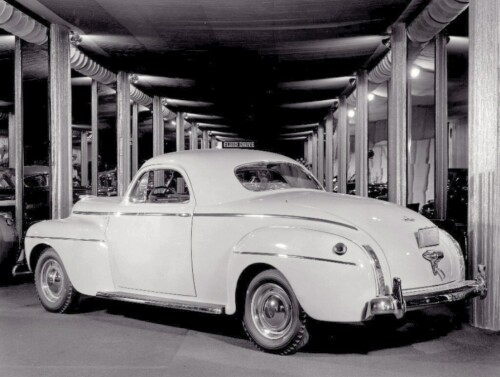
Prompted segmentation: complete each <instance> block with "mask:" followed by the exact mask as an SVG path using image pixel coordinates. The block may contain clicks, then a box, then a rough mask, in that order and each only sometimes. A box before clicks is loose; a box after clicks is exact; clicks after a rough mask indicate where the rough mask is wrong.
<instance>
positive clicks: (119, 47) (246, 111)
mask: <svg viewBox="0 0 500 377" xmlns="http://www.w3.org/2000/svg"><path fill="white" fill-rule="evenodd" d="M18 3H21V4H22V5H23V6H24V7H26V8H27V9H30V10H32V11H33V12H34V13H36V14H38V15H39V16H41V17H43V18H45V19H46V20H47V21H49V22H59V23H65V24H66V25H68V26H69V27H70V28H71V29H72V30H75V31H77V32H79V33H80V34H81V35H82V37H83V41H82V44H81V46H80V48H81V49H82V50H84V51H85V52H86V53H87V54H88V55H90V56H92V57H93V58H94V59H95V60H97V61H98V62H100V63H101V64H103V65H104V66H106V67H108V68H110V69H112V70H114V71H118V70H125V71H128V72H130V73H136V74H138V75H139V79H140V80H139V82H138V83H137V86H138V87H139V88H140V89H142V90H143V91H144V92H146V93H147V94H149V95H159V96H162V97H166V98H167V99H168V106H169V107H170V109H171V110H173V111H183V112H188V113H198V114H207V115H214V116H217V118H215V119H208V120H206V122H207V123H210V122H214V123H218V124H226V125H229V126H231V127H232V129H233V130H234V131H236V132H237V133H238V134H239V135H241V136H245V137H249V138H254V139H257V140H259V139H260V140H265V139H269V140H272V139H273V138H274V137H273V136H274V135H277V134H278V133H279V132H280V127H281V126H285V125H294V124H309V123H315V122H318V121H320V120H322V119H323V118H324V116H325V115H326V113H327V111H328V109H329V108H330V107H331V106H332V100H333V99H334V98H335V97H337V96H338V95H339V94H340V93H341V92H342V91H343V90H344V88H345V87H346V85H347V84H348V83H349V79H351V78H352V76H353V75H354V74H355V72H356V70H358V69H360V68H363V67H365V66H366V64H367V62H368V64H373V63H374V62H376V57H377V55H379V54H380V53H383V52H384V51H385V47H384V46H383V44H382V43H381V42H382V40H383V39H384V38H387V36H388V34H387V29H388V27H390V25H391V24H392V23H394V22H395V20H396V19H397V18H398V17H399V16H400V15H401V13H402V12H403V11H404V10H405V8H406V7H407V5H408V4H409V3H410V1H409V0H350V1H346V0H252V1H250V0H169V1H166V0H141V1H137V0H85V1H81V0H18ZM374 57H375V59H374Z"/></svg>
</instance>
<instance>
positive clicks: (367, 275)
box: [25, 150, 486, 322]
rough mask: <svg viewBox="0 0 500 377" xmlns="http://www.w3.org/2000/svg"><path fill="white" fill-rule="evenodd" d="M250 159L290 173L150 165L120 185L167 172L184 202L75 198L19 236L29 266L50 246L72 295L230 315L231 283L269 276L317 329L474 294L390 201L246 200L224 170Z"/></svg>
mask: <svg viewBox="0 0 500 377" xmlns="http://www.w3.org/2000/svg"><path fill="white" fill-rule="evenodd" d="M258 161H273V162H274V161H281V162H286V163H290V164H295V165H297V163H296V162H295V161H293V160H291V159H289V158H286V157H284V156H281V155H277V154H273V153H266V152H260V151H243V150H240V151H231V150H222V151H220V150H218V151H216V150H203V151H186V152H178V153H171V154H166V155H162V156H159V157H155V158H153V159H151V160H149V161H148V162H146V163H145V165H144V166H143V167H142V168H141V169H140V171H139V172H138V173H137V175H136V176H135V178H134V180H133V181H132V183H131V185H130V187H133V186H134V184H135V182H136V181H137V180H138V179H139V177H140V176H141V175H142V173H144V172H145V171H148V170H151V169H158V168H169V169H175V170H177V171H178V172H180V173H181V174H182V175H183V177H184V178H185V181H186V184H187V185H188V188H189V192H190V194H191V196H190V199H189V201H188V202H185V203H159V204H157V203H133V202H131V201H130V200H129V199H128V196H129V195H130V191H131V188H129V190H128V191H127V193H126V195H125V196H124V197H123V198H121V197H118V198H95V197H92V198H84V199H82V200H80V201H79V202H78V203H77V204H76V205H75V206H74V208H73V212H72V214H71V216H70V217H68V218H66V219H63V220H49V221H44V222H40V223H37V224H35V225H33V226H32V227H31V228H30V229H29V230H28V233H27V236H26V241H25V248H26V255H27V260H28V262H29V265H30V268H31V269H33V270H34V268H35V264H36V259H37V255H39V253H40V252H41V251H42V250H43V249H45V248H46V247H52V248H53V249H54V250H55V251H56V252H57V254H58V255H59V256H60V258H61V260H62V262H63V264H64V266H65V269H66V271H67V274H68V276H69V278H70V280H71V282H72V284H73V286H74V287H75V288H76V290H77V291H79V292H80V293H82V294H85V295H89V296H101V297H107V298H112V299H121V300H128V301H139V302H144V303H150V304H158V305H163V306H173V307H178V308H181V309H190V310H198V311H206V312H211V313H218V314H222V313H225V314H233V313H235V312H236V310H237V306H238V298H237V296H238V294H239V293H240V292H239V290H238V289H239V288H238V285H239V282H241V281H242V279H245V278H246V277H248V276H247V275H246V274H255V273H256V271H260V270H262V269H263V268H269V267H272V268H274V269H277V270H279V271H280V272H281V273H282V274H283V275H284V276H285V277H286V279H287V280H288V282H289V283H290V285H291V287H292V288H293V291H294V293H295V295H296V297H297V299H298V301H299V302H300V305H301V306H302V308H303V309H304V311H305V312H306V313H307V314H308V315H309V316H310V317H312V318H314V319H317V320H322V321H329V322H360V321H365V320H369V319H371V318H373V317H374V316H375V315H378V314H386V313H389V314H394V315H396V317H398V318H400V317H401V316H403V315H404V313H405V311H406V310H411V309H419V308H422V307H425V306H428V305H431V304H441V303H446V302H451V301H456V300H461V299H464V298H469V297H474V296H478V295H484V294H485V292H486V288H485V283H484V279H483V276H482V275H481V276H479V277H478V279H477V280H472V281H467V280H465V267H464V262H463V257H462V254H461V250H460V248H459V247H458V246H457V244H456V242H455V241H454V240H453V239H452V238H451V237H449V236H448V235H447V234H445V233H444V232H443V231H438V230H437V229H436V228H435V225H434V224H433V223H432V222H430V221H429V220H428V219H426V218H424V217H422V216H420V215H419V214H417V213H415V212H413V211H411V210H409V209H406V208H403V207H399V206H396V205H394V204H390V203H385V202H381V201H378V200H374V199H366V198H360V197H354V196H348V195H342V194H332V193H327V192H325V191H320V190H312V189H282V190H272V191H261V192H254V191H250V190H248V189H246V188H245V187H244V186H243V185H242V184H241V183H240V182H239V181H238V179H237V177H236V176H235V168H236V167H238V166H241V165H243V164H247V163H253V162H258ZM426 228H432V229H434V231H430V232H431V233H432V235H433V237H434V236H436V234H438V237H439V239H438V240H436V239H435V240H434V245H432V246H429V247H419V245H418V242H417V236H418V234H419V231H420V230H422V229H426ZM424 232H425V231H424ZM339 243H341V244H343V245H344V246H345V247H346V248H347V252H345V254H343V255H338V254H336V253H335V252H334V251H333V247H334V245H337V244H339ZM435 251H439V252H441V253H442V255H440V256H441V258H438V259H439V260H437V262H438V263H435V264H436V266H437V269H436V268H434V267H433V262H431V261H429V260H428V259H425V258H424V257H423V254H424V253H426V252H430V253H432V252H435ZM399 279H400V280H399ZM399 282H401V285H399ZM401 288H402V290H401Z"/></svg>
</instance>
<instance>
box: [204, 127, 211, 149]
mask: <svg viewBox="0 0 500 377" xmlns="http://www.w3.org/2000/svg"><path fill="white" fill-rule="evenodd" d="M202 140H203V142H202V145H203V149H209V148H210V138H209V137H208V130H203V131H202Z"/></svg>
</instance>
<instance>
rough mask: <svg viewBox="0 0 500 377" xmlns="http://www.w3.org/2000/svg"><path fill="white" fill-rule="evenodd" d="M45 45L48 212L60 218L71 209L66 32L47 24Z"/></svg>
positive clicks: (71, 171) (67, 38) (69, 106)
mask: <svg viewBox="0 0 500 377" xmlns="http://www.w3.org/2000/svg"><path fill="white" fill-rule="evenodd" d="M49 45H50V59H49V67H50V68H49V87H50V179H51V212H52V218H54V219H61V218H65V217H68V216H69V215H70V213H71V208H72V206H73V192H72V191H73V182H72V180H73V167H72V150H71V149H72V134H71V133H72V131H71V67H70V61H69V54H70V43H69V29H67V28H66V27H64V26H61V25H56V24H52V25H50V43H49ZM17 174H19V171H16V175H17Z"/></svg>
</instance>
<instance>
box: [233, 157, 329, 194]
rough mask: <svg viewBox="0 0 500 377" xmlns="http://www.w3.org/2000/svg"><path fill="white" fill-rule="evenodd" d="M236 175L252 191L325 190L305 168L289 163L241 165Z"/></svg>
mask: <svg viewBox="0 0 500 377" xmlns="http://www.w3.org/2000/svg"><path fill="white" fill-rule="evenodd" d="M235 174H236V177H237V178H238V180H239V181H240V183H241V184H242V185H243V187H245V188H246V189H247V190H250V191H267V190H281V189H313V190H323V188H322V187H321V185H320V184H319V183H318V181H317V180H316V179H315V178H314V177H313V175H312V174H311V173H309V172H308V171H307V170H306V169H305V168H303V167H301V166H300V165H296V164H291V163H288V162H256V163H251V164H246V165H241V166H239V167H237V168H236V170H235Z"/></svg>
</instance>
